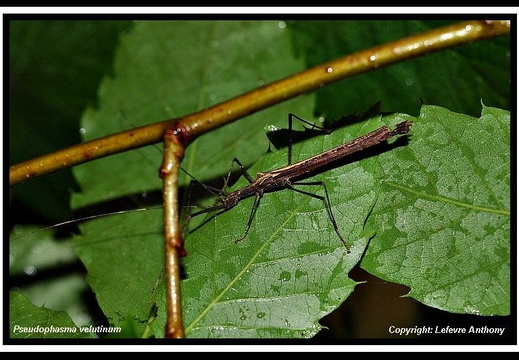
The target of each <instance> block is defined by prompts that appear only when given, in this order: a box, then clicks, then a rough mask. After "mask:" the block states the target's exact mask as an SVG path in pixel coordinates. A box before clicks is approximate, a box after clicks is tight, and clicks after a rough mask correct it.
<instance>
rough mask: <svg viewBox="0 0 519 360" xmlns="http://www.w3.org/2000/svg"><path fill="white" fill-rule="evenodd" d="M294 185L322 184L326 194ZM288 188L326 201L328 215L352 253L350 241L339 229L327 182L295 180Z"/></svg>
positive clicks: (348, 250)
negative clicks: (312, 191) (322, 194)
mask: <svg viewBox="0 0 519 360" xmlns="http://www.w3.org/2000/svg"><path fill="white" fill-rule="evenodd" d="M294 185H304V186H308V185H311V186H317V185H320V186H322V187H323V188H324V194H325V196H321V195H317V194H313V193H311V192H308V191H304V190H301V189H297V188H295V187H294ZM288 188H289V189H292V190H294V191H296V192H298V193H301V194H305V195H308V196H311V197H313V198H316V199H319V200H322V201H323V202H324V204H325V206H326V212H327V214H328V217H329V218H330V221H331V222H332V225H333V229H334V230H335V233H336V234H337V236H339V239H340V240H341V242H342V244H343V245H344V247H345V248H346V252H348V253H350V252H351V250H350V246H349V245H348V242H347V241H346V240H345V239H344V237H343V236H342V234H341V232H340V231H339V225H337V221H336V220H335V216H334V214H333V210H332V204H331V201H330V196H329V194H328V189H327V187H326V183H325V182H323V181H312V182H294V183H292V184H290V185H289V186H288Z"/></svg>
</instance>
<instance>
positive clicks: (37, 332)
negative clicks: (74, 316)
mask: <svg viewBox="0 0 519 360" xmlns="http://www.w3.org/2000/svg"><path fill="white" fill-rule="evenodd" d="M9 308H10V313H9V315H10V328H9V329H10V337H11V338H13V339H25V338H41V339H52V338H58V339H59V338H62V339H70V338H75V339H79V338H92V337H93V336H92V335H91V334H90V333H89V332H86V331H81V330H80V328H78V327H77V326H76V324H74V322H72V320H71V319H70V317H69V316H68V315H67V313H66V312H64V311H55V310H51V309H47V308H45V307H43V306H42V307H36V306H34V305H33V304H32V303H31V302H30V301H29V300H28V299H27V298H26V297H25V296H24V295H22V294H21V293H20V292H17V291H11V292H10V294H9ZM87 329H89V328H87Z"/></svg>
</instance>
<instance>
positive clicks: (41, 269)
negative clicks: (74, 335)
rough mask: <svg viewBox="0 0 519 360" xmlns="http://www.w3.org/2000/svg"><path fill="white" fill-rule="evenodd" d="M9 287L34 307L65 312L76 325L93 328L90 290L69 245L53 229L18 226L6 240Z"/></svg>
mask: <svg viewBox="0 0 519 360" xmlns="http://www.w3.org/2000/svg"><path fill="white" fill-rule="evenodd" d="M9 245H10V248H9V275H10V277H11V279H10V287H11V288H14V289H16V290H18V291H20V292H21V293H23V294H24V295H25V296H27V298H28V299H29V300H30V301H31V302H32V303H33V304H34V305H36V306H42V305H45V306H46V307H47V308H49V309H53V310H61V311H65V312H67V314H68V315H69V316H70V317H71V318H72V320H73V321H74V322H75V323H76V324H77V325H78V326H84V325H94V322H93V320H92V318H93V317H94V315H93V314H92V313H90V312H89V309H88V307H87V303H86V302H85V293H86V292H88V290H89V288H88V285H87V283H86V282H85V280H84V271H83V268H82V266H81V263H80V262H79V259H78V258H77V256H76V254H75V253H74V250H73V248H72V244H71V242H70V241H69V240H67V239H56V238H55V237H54V229H48V230H41V229H38V228H37V227H35V226H25V227H24V226H17V227H16V228H15V230H14V231H13V233H12V236H11V237H10V239H9Z"/></svg>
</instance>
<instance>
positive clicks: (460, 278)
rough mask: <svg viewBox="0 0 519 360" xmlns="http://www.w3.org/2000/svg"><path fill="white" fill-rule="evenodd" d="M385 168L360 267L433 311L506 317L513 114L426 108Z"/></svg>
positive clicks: (382, 163)
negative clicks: (407, 289)
mask: <svg viewBox="0 0 519 360" xmlns="http://www.w3.org/2000/svg"><path fill="white" fill-rule="evenodd" d="M380 164H381V167H382V171H381V174H382V175H381V176H383V182H382V183H383V189H384V190H383V191H382V192H381V196H380V198H379V199H378V201H377V205H376V207H375V208H374V210H373V214H372V215H373V216H372V217H370V219H369V221H368V224H369V226H371V227H372V228H373V229H375V231H376V232H377V235H376V237H375V238H374V239H373V241H372V243H371V246H370V247H369V249H368V251H367V253H366V256H365V257H364V258H363V260H362V267H363V268H364V269H366V270H367V271H369V272H370V273H372V274H375V275H376V276H379V277H381V278H383V279H387V280H389V281H393V282H397V283H401V284H405V285H407V286H409V287H410V289H411V291H410V293H409V296H412V297H414V298H415V299H417V300H420V301H421V302H423V303H424V304H427V305H429V306H432V307H436V308H439V309H443V310H446V311H450V312H456V313H467V314H479V315H509V314H510V280H511V278H510V240H511V238H510V114H509V113H508V112H507V111H503V110H498V109H494V108H488V107H483V111H482V115H481V117H480V118H473V117H470V116H465V115H460V114H455V113H452V112H450V111H448V110H445V109H442V108H438V107H433V106H425V107H423V108H422V112H421V114H420V117H419V118H418V119H417V121H416V124H415V125H414V126H413V135H412V136H411V141H410V143H409V146H406V148H405V150H404V151H401V152H399V153H398V156H397V157H394V158H392V159H387V160H386V159H385V157H384V156H381V157H380Z"/></svg>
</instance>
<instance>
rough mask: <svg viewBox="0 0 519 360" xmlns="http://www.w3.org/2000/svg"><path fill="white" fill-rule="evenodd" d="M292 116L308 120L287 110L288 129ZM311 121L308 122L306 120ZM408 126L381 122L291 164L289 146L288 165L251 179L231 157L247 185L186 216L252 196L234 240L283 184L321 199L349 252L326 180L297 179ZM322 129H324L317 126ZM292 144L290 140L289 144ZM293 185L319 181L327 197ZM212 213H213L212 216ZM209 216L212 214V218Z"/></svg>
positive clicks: (223, 207) (228, 206)
mask: <svg viewBox="0 0 519 360" xmlns="http://www.w3.org/2000/svg"><path fill="white" fill-rule="evenodd" d="M292 117H296V118H297V119H299V120H301V121H303V122H305V123H308V122H307V121H305V120H303V119H301V118H299V117H297V116H296V115H294V114H289V128H290V130H291V128H292V126H291V125H292ZM308 124H310V123H308ZM312 126H314V127H317V128H319V127H318V126H316V125H313V124H312ZM410 126H411V123H410V122H409V121H404V122H401V123H399V124H397V125H396V127H395V129H394V130H390V129H389V127H387V126H382V127H380V128H378V129H376V130H374V131H372V132H370V133H368V134H366V135H363V136H360V137H358V138H356V139H354V140H352V141H349V142H347V143H344V144H342V145H339V146H337V147H335V148H332V149H330V150H327V151H325V152H322V153H320V154H317V155H315V156H312V157H310V158H307V159H305V160H301V161H299V162H296V163H294V164H291V148H289V152H288V158H289V160H288V162H289V165H288V166H285V167H282V168H279V169H275V170H272V171H267V172H260V173H258V174H257V177H256V180H254V179H252V177H251V176H250V175H249V174H248V173H247V171H246V170H245V168H244V166H243V165H242V164H241V163H240V161H239V160H238V159H237V158H234V159H233V162H236V163H237V164H238V165H239V166H240V168H241V170H242V172H243V175H244V176H245V177H246V178H247V180H248V181H249V182H250V184H249V185H247V186H245V187H242V188H240V189H238V190H235V191H233V192H231V193H229V194H224V195H223V196H222V197H221V198H219V199H218V201H219V202H220V204H218V205H214V206H211V207H208V208H206V209H203V210H200V211H197V212H194V213H192V214H190V215H188V217H187V219H186V220H189V219H190V218H192V217H195V216H198V215H201V214H204V213H208V212H211V211H218V210H220V211H219V212H218V213H217V214H215V215H214V216H217V215H219V214H221V213H223V212H225V211H228V210H230V209H232V208H233V207H235V206H236V205H237V204H238V203H239V202H240V201H241V200H243V199H246V198H249V197H252V196H255V197H256V198H255V200H254V204H253V207H252V210H251V213H250V215H249V220H248V222H247V227H246V230H245V234H244V235H243V236H242V237H240V238H239V239H237V240H236V241H235V242H239V241H241V240H243V239H244V238H245V237H246V236H247V234H248V232H249V229H250V226H251V224H252V220H253V218H254V215H255V213H256V210H257V207H258V205H259V202H260V200H261V198H262V197H263V194H264V193H266V192H271V191H275V190H280V189H283V188H289V189H292V190H295V191H297V192H301V193H303V194H307V195H310V196H312V197H315V198H319V199H321V200H323V201H324V202H325V203H326V205H327V211H328V215H329V217H330V220H331V221H332V224H333V227H334V229H335V232H336V233H337V235H338V236H339V238H340V239H341V241H342V243H343V244H344V246H345V247H346V249H347V251H348V252H349V251H350V250H349V246H348V244H347V242H346V240H345V239H344V238H343V236H342V235H341V233H340V232H339V227H338V225H337V222H336V221H335V217H334V216H333V213H332V210H331V205H330V198H329V196H328V190H327V189H326V184H325V183H324V182H322V181H318V182H305V183H302V182H298V181H297V179H299V178H301V177H303V176H305V175H307V174H308V173H311V172H314V171H318V170H319V169H321V168H323V167H325V166H327V165H328V164H330V163H332V162H334V161H336V160H339V159H342V158H344V157H346V156H348V155H350V154H353V153H355V152H358V151H362V150H364V149H366V148H369V147H371V146H374V145H377V144H380V143H382V142H384V141H386V140H388V139H389V138H391V137H393V136H396V135H400V134H407V133H408V132H409V128H410ZM320 129H321V130H324V129H322V128H320ZM290 145H291V144H289V146H290ZM293 185H322V186H323V187H324V190H325V194H326V197H322V196H319V195H316V194H312V193H309V192H306V191H302V190H299V189H296V188H294V187H293ZM214 216H213V217H214ZM213 217H211V218H213Z"/></svg>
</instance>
